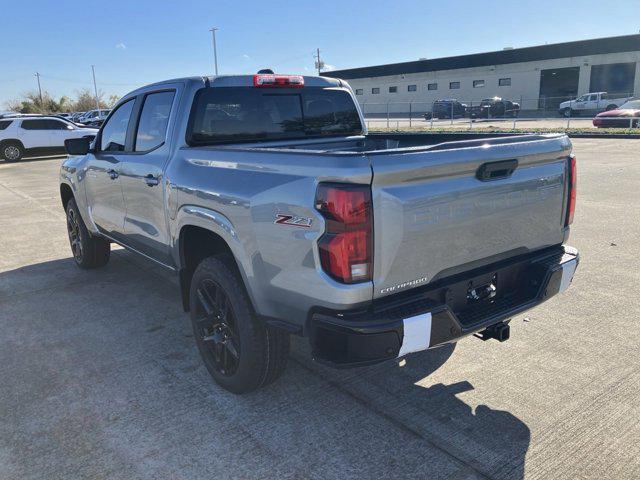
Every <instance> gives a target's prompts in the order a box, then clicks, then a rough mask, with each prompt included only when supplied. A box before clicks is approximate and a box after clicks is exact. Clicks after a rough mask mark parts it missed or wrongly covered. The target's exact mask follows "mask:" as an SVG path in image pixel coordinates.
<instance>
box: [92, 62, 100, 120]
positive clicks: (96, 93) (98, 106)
mask: <svg viewBox="0 0 640 480" xmlns="http://www.w3.org/2000/svg"><path fill="white" fill-rule="evenodd" d="M91 73H92V74H93V92H94V93H95V95H96V109H98V111H100V101H99V100H98V87H97V86H96V66H95V65H91Z"/></svg>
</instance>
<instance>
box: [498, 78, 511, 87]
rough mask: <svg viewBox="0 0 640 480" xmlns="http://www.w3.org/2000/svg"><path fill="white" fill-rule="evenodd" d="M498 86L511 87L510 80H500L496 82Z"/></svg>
mask: <svg viewBox="0 0 640 480" xmlns="http://www.w3.org/2000/svg"><path fill="white" fill-rule="evenodd" d="M498 86H500V87H510V86H511V78H501V79H499V80H498Z"/></svg>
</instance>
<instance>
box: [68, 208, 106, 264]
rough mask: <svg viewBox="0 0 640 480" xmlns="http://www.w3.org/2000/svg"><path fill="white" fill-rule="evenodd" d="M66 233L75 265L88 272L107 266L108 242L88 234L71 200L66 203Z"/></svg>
mask: <svg viewBox="0 0 640 480" xmlns="http://www.w3.org/2000/svg"><path fill="white" fill-rule="evenodd" d="M67 233H68V234H69V244H70V246H71V253H72V254H73V260H74V261H75V262H76V265H78V266H79V267H80V268H83V269H87V270H88V269H91V268H100V267H104V266H105V265H106V264H107V262H108V261H109V257H110V256H111V244H110V242H109V241H108V240H106V239H104V238H102V237H98V236H95V235H91V234H90V233H89V230H87V226H86V225H85V223H84V221H83V220H82V216H81V215H80V211H79V210H78V205H76V201H75V199H73V198H72V199H71V200H69V202H68V203H67Z"/></svg>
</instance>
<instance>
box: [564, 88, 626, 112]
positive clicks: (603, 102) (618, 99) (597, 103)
mask: <svg viewBox="0 0 640 480" xmlns="http://www.w3.org/2000/svg"><path fill="white" fill-rule="evenodd" d="M630 98H631V97H625V96H617V95H609V94H608V93H607V92H595V93H586V94H584V95H581V96H580V97H578V98H576V99H575V100H568V101H566V102H562V103H561V104H560V106H559V107H558V113H559V114H560V115H561V116H563V117H577V116H578V115H580V114H582V113H588V114H596V113H599V112H602V111H608V110H615V109H616V108H618V107H619V106H620V105H622V104H623V103H625V102H626V101H627V100H629V99H630Z"/></svg>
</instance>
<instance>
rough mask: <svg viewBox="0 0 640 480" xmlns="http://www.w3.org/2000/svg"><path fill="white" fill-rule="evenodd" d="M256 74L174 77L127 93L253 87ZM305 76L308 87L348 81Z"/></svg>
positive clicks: (344, 83) (332, 85)
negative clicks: (183, 87)
mask: <svg viewBox="0 0 640 480" xmlns="http://www.w3.org/2000/svg"><path fill="white" fill-rule="evenodd" d="M275 75H288V74H280V73H276V74H275ZM254 76H255V74H244V75H217V76H216V75H211V76H201V77H198V76H194V77H181V78H172V79H169V80H163V81H161V82H155V83H150V84H148V85H144V86H142V87H139V88H137V89H135V90H133V91H131V92H130V93H128V94H127V96H129V95H133V94H137V93H139V92H142V91H145V90H148V89H149V88H157V87H161V86H163V85H169V84H172V83H187V84H190V83H191V84H192V83H195V84H202V83H204V84H205V85H209V86H212V87H252V86H253V77H254ZM301 76H302V77H303V78H304V84H305V86H308V87H345V86H347V83H346V82H344V81H343V80H340V79H337V78H330V77H318V76H313V75H310V76H307V75H301Z"/></svg>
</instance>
